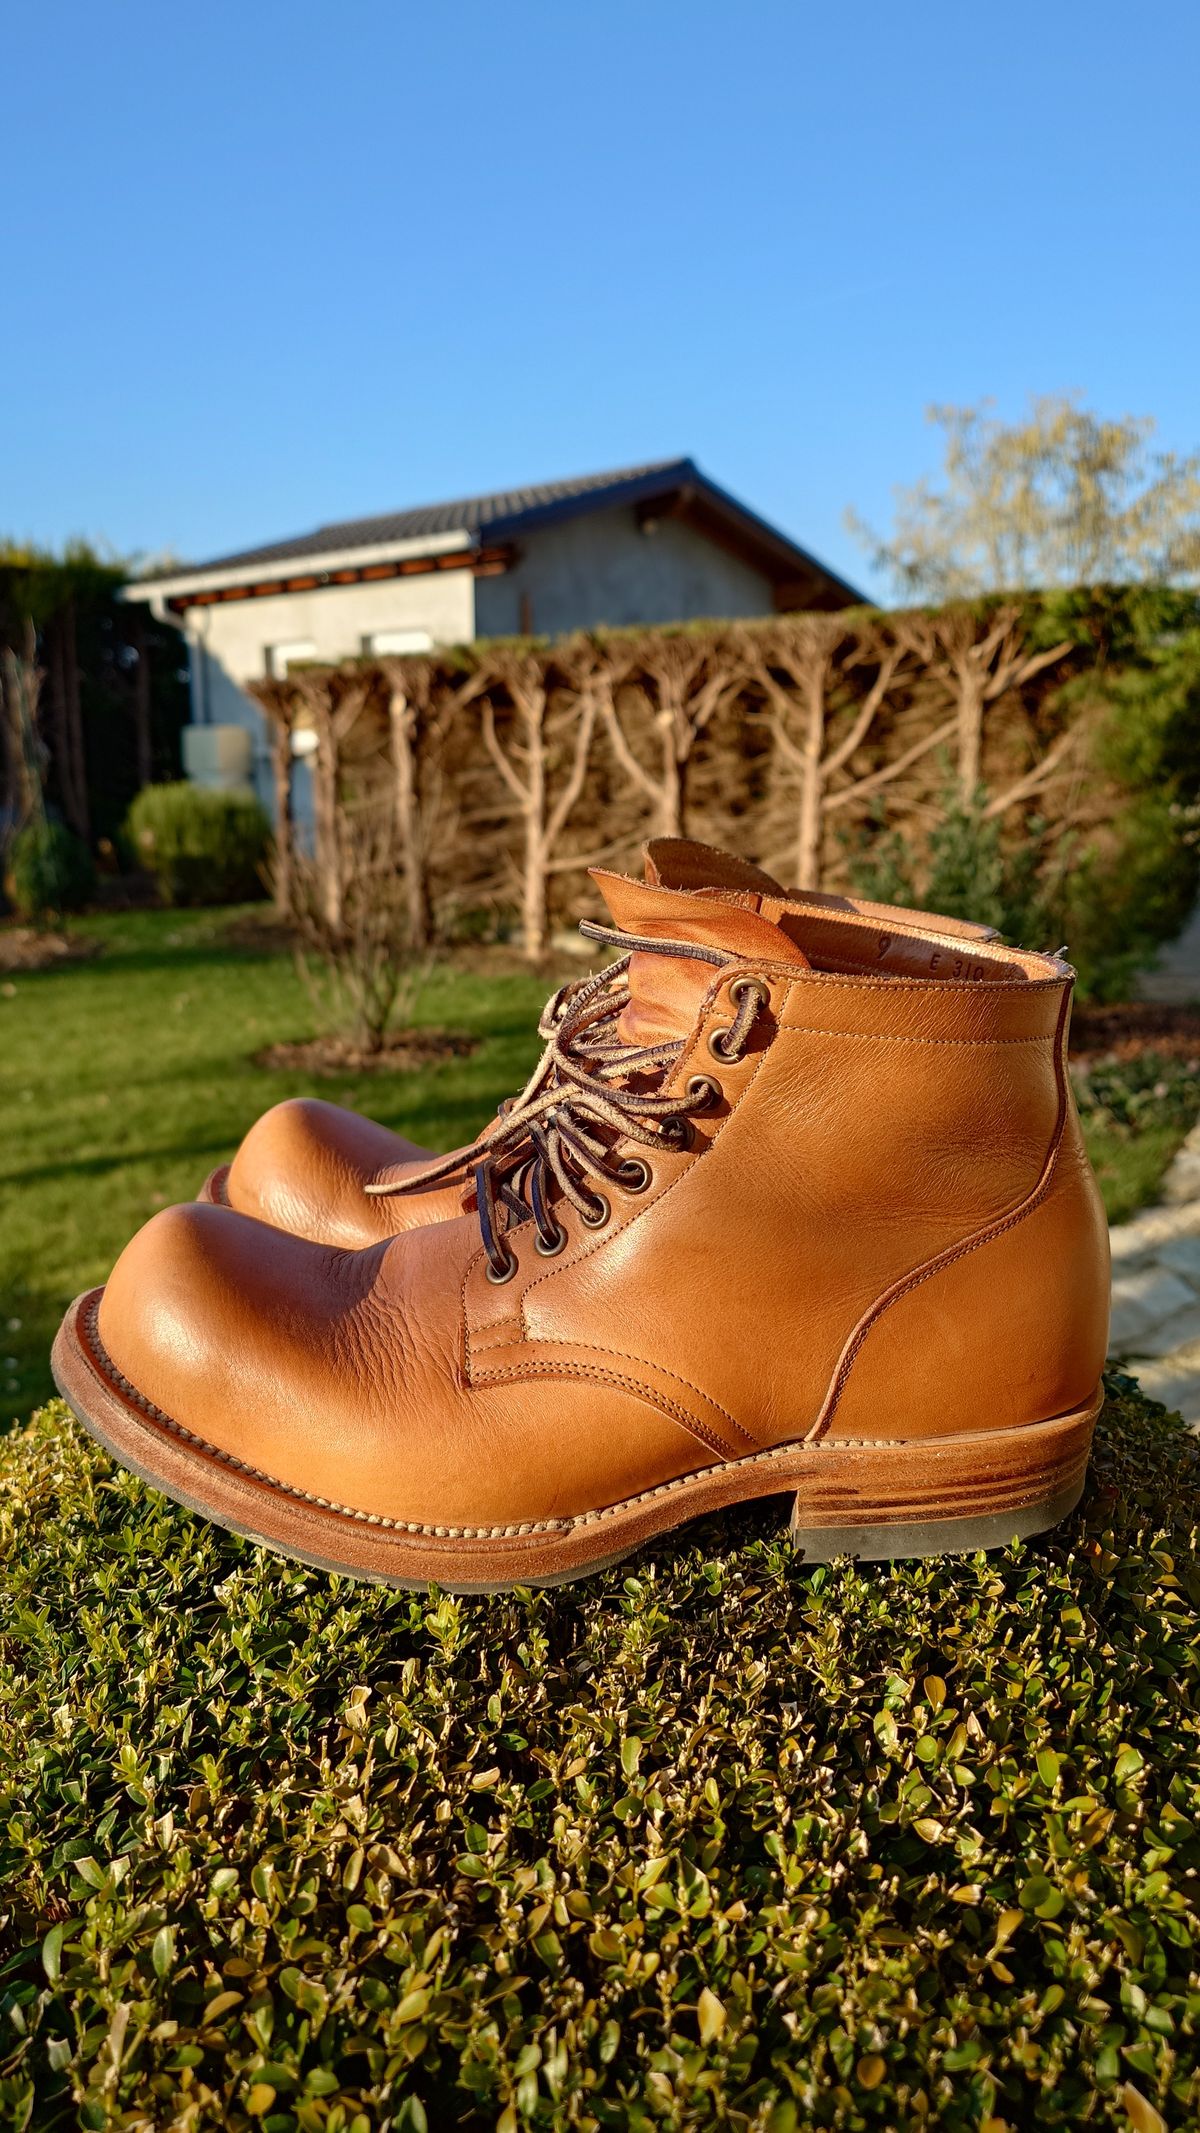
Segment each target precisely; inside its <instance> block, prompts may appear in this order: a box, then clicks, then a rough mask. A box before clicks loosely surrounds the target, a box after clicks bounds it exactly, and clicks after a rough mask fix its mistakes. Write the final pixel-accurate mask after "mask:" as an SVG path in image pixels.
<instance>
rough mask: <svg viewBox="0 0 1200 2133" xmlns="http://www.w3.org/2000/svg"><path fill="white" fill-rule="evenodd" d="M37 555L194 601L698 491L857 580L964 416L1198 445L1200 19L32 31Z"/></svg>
mask: <svg viewBox="0 0 1200 2133" xmlns="http://www.w3.org/2000/svg"><path fill="white" fill-rule="evenodd" d="M4 73H5V77H6V86H5V93H4V107H5V108H4V124H3V128H2V129H0V194H2V197H3V199H4V200H5V202H6V203H7V204H9V205H10V206H11V204H12V203H14V202H15V204H16V212H15V214H13V215H12V216H11V219H10V217H9V216H8V215H6V218H5V219H6V222H8V229H7V233H6V243H5V246H4V256H5V277H4V314H5V317H4V325H3V329H2V331H0V532H7V533H10V534H13V535H16V536H34V537H36V538H38V539H40V540H42V541H46V542H52V543H57V542H59V541H61V540H62V539H63V538H64V537H65V536H67V535H69V534H72V533H85V534H88V535H90V536H92V537H93V538H97V539H102V540H104V541H107V542H108V543H110V544H111V545H112V546H114V547H115V548H116V549H118V550H119V551H121V552H122V553H128V552H131V551H135V550H138V551H151V552H159V551H161V550H164V549H171V550H173V551H174V552H176V553H177V554H179V555H181V556H184V557H187V558H189V559H193V560H200V559H202V558H204V557H205V556H206V555H211V554H215V553H217V552H219V551H220V550H222V549H225V548H233V547H242V546H246V545H248V544H250V543H252V542H254V541H257V540H259V539H268V538H271V537H272V536H276V535H284V534H288V533H292V532H297V531H300V530H303V529H304V528H306V527H309V526H312V525H316V524H318V523H320V522H321V521H322V520H324V519H329V518H338V517H351V516H355V515H357V514H360V513H367V512H370V511H374V510H386V509H388V508H391V507H395V506H398V505H402V504H406V503H417V502H422V501H426V500H429V499H433V498H437V497H443V496H455V495H460V494H463V493H469V492H471V491H474V490H479V489H491V488H498V487H504V486H507V485H509V484H512V483H516V482H520V481H523V480H538V479H545V478H551V477H554V476H558V475H565V474H573V473H579V472H584V471H589V470H592V469H595V468H601V467H607V466H620V465H624V464H628V463H631V462H635V461H639V460H643V459H657V458H663V457H668V456H672V455H674V454H677V453H685V452H690V453H691V454H693V455H694V456H695V457H696V458H697V459H698V460H699V461H700V463H701V464H702V465H703V466H704V467H705V468H706V469H707V470H708V471H709V472H710V473H711V474H712V475H714V476H715V477H716V479H717V480H719V481H721V482H722V483H724V485H725V486H726V487H728V488H730V489H732V490H734V491H735V492H736V493H738V494H740V495H742V496H743V497H744V498H745V499H746V500H747V501H748V502H749V503H751V504H752V505H754V506H755V507H756V508H757V509H759V510H760V511H762V512H763V513H764V514H765V515H766V516H768V517H770V518H773V519H775V520H777V521H778V522H779V523H780V524H781V525H783V526H784V527H786V528H787V529H788V530H789V531H790V532H792V533H793V534H794V535H796V536H797V537H798V538H799V539H800V540H802V541H803V542H804V543H805V544H806V545H807V546H809V547H810V548H812V549H814V550H815V551H816V552H817V553H818V554H821V555H823V556H825V557H826V558H827V559H828V560H829V561H830V562H831V563H832V564H834V565H835V566H836V567H839V568H840V569H842V570H843V571H845V572H847V573H849V574H850V575H852V576H854V577H855V578H856V579H857V582H859V583H861V584H864V585H871V584H873V583H874V581H873V580H872V579H871V577H870V573H869V571H868V569H867V566H866V563H865V561H864V559H863V557H862V555H861V553H860V551H859V550H858V549H857V548H856V547H855V545H854V544H853V542H852V540H851V539H850V537H849V536H848V535H847V533H846V532H845V530H844V527H843V525H842V514H843V511H844V509H845V506H846V505H847V504H850V503H852V504H854V505H856V506H857V507H858V508H859V510H861V511H862V512H863V513H864V514H865V515H866V516H867V517H868V518H872V519H874V520H875V521H886V520H887V518H888V515H889V509H890V495H891V490H892V488H893V486H894V485H895V484H897V483H902V482H908V481H911V480H913V479H915V478H916V477H917V476H918V475H920V474H921V473H923V472H926V471H930V470H931V469H932V466H933V464H934V461H935V457H936V440H935V437H934V434H933V433H932V432H931V431H930V430H929V429H928V428H927V427H926V425H925V422H924V419H923V418H924V410H925V408H926V406H927V404H928V403H929V402H930V401H957V402H963V401H972V400H975V399H977V398H979V397H981V396H984V395H991V396H992V397H994V399H995V400H996V402H997V403H998V406H999V408H1000V409H1001V411H1003V412H1005V413H1015V412H1016V411H1018V410H1019V408H1020V407H1021V405H1022V403H1023V401H1024V398H1025V395H1026V394H1027V393H1028V392H1030V391H1043V392H1049V391H1057V390H1062V389H1068V388H1077V389H1079V390H1080V391H1081V392H1082V393H1083V394H1084V395H1085V397H1086V398H1087V399H1088V400H1089V401H1090V402H1091V403H1092V404H1093V405H1094V406H1096V407H1097V408H1099V409H1100V410H1102V411H1103V412H1105V413H1123V412H1126V411H1132V412H1136V413H1152V414H1154V415H1156V416H1157V417H1158V419H1159V423H1160V429H1161V437H1162V441H1164V442H1165V443H1168V444H1171V445H1174V446H1177V447H1179V448H1181V449H1191V448H1193V447H1195V446H1197V445H1200V404H1198V403H1200V395H1198V392H1197V384H1198V381H1200V363H1198V360H1197V348H1198V345H1200V273H1198V271H1197V267H1198V264H1200V261H1198V256H1197V255H1198V251H1200V237H1198V231H1200V183H1198V180H1200V127H1198V126H1197V122H1196V108H1195V107H1196V84H1197V80H1200V16H1198V15H1197V12H1196V10H1195V8H1194V6H1192V5H1190V4H1188V5H1184V4H1177V0H1167V4H1164V5H1162V6H1159V7H1157V8H1154V9H1151V10H1148V11H1144V12H1143V13H1142V15H1141V17H1140V18H1139V17H1138V16H1137V15H1136V14H1135V13H1131V11H1130V10H1129V9H1128V8H1127V7H1122V8H1120V9H1118V8H1117V7H1116V6H1115V5H1114V4H1112V0H1092V4H1091V5H1083V4H1079V0H1051V4H1046V0H1042V4H1041V5H1038V6H1034V5H1029V4H1026V0H1017V4H1013V0H1006V4H1005V5H1004V6H1003V7H993V8H990V9H987V10H980V9H976V8H969V7H964V6H963V5H962V0H956V4H954V5H947V4H942V0H935V4H932V5H926V6H924V7H922V8H918V9H912V8H902V7H897V6H895V5H894V4H892V5H889V6H883V5H879V4H876V0H865V4H860V5H859V6H858V7H857V8H856V9H855V10H853V11H852V12H850V13H845V12H841V11H833V10H830V9H829V8H828V7H821V8H817V7H811V6H808V5H797V4H793V5H785V4H778V0H765V4H754V0H749V4H746V0H743V5H741V6H740V7H733V6H731V5H729V4H725V5H720V6H718V5H715V4H711V0H655V4H651V5H647V4H646V0H641V4H640V5H633V4H630V0H605V5H603V6H583V7H580V6H570V7H568V6H563V5H562V0H558V4H557V5H549V4H544V0H533V4H522V0H518V4H517V5H516V6H514V7H508V8H503V7H496V6H494V5H492V6H486V7H485V6H483V5H481V4H479V0H456V4H455V5H454V6H452V7H451V6H440V7H432V8H431V7H429V6H424V7H420V8H418V7H414V6H411V5H409V4H405V0H392V4H390V5H381V4H378V0H357V4H356V5H354V6H343V7H341V8H340V9H339V8H330V7H329V6H328V5H327V4H321V5H319V6H318V5H315V4H313V0H286V4H282V0H268V4H264V0H238V4H237V5H234V4H231V0H208V4H207V5H206V6H205V7H204V8H203V9H201V10H199V11H196V10H185V9H166V8H163V7H162V6H161V5H155V6H151V5H149V4H148V0H121V5H120V6H119V7H117V8H98V7H96V6H95V5H94V4H93V0H88V4H86V5H85V4H82V0H41V4H40V5H38V6H36V7H35V6H33V5H32V4H31V0H24V5H23V6H20V7H17V6H14V7H13V8H12V9H10V10H9V12H8V15H7V21H6V29H5V36H4Z"/></svg>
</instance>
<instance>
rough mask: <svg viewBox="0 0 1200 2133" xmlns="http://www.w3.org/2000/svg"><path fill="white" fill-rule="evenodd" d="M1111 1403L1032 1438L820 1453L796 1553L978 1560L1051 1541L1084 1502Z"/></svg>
mask: <svg viewBox="0 0 1200 2133" xmlns="http://www.w3.org/2000/svg"><path fill="white" fill-rule="evenodd" d="M1103 1402H1104V1394H1103V1391H1102V1390H1098V1391H1097V1392H1096V1394H1095V1395H1094V1397H1093V1398H1092V1400H1090V1401H1089V1402H1088V1404H1087V1406H1086V1407H1082V1408H1078V1409H1076V1411H1075V1412H1074V1413H1073V1414H1069V1415H1060V1416H1057V1417H1056V1418H1055V1419H1054V1420H1053V1421H1050V1422H1035V1423H1031V1424H1029V1425H1028V1426H1027V1427H1026V1428H1023V1429H1004V1430H989V1431H976V1432H973V1433H972V1434H970V1435H964V1436H958V1437H942V1438H933V1439H929V1440H928V1441H927V1442H925V1443H915V1442H908V1443H896V1444H883V1443H874V1444H849V1443H837V1442H835V1441H833V1440H828V1439H827V1440H826V1442H825V1443H823V1444H820V1445H814V1446H813V1448H812V1453H813V1466H812V1469H811V1478H810V1479H809V1480H808V1482H807V1484H806V1485H805V1486H802V1487H801V1488H799V1489H797V1491H796V1500H795V1504H794V1506H793V1509H792V1518H791V1528H790V1531H791V1539H792V1543H793V1546H794V1547H795V1548H796V1549H797V1551H798V1552H799V1553H800V1554H802V1556H803V1558H804V1560H805V1562H808V1563H831V1562H833V1561H834V1560H835V1559H836V1558H837V1557H838V1556H842V1555H849V1556H854V1557H855V1558H857V1560H858V1561H859V1562H864V1563H879V1562H891V1561H897V1560H904V1559H908V1558H911V1557H916V1556H931V1555H973V1554H974V1553H975V1552H976V1550H977V1549H980V1548H1005V1547H1007V1546H1008V1544H1009V1542H1010V1541H1014V1540H1029V1539H1031V1538H1032V1537H1033V1535H1034V1534H1036V1533H1045V1532H1048V1531H1049V1529H1050V1527H1051V1526H1056V1525H1058V1524H1059V1522H1060V1521H1061V1520H1062V1519H1064V1518H1066V1517H1067V1516H1068V1515H1069V1513H1070V1512H1071V1511H1073V1510H1074V1508H1075V1506H1076V1504H1077V1503H1078V1502H1079V1499H1080V1497H1081V1496H1082V1494H1083V1486H1084V1481H1085V1479H1086V1477H1087V1463H1088V1455H1089V1453H1090V1450H1091V1443H1092V1436H1093V1433H1094V1430H1095V1426H1096V1418H1097V1416H1098V1415H1099V1413H1100V1409H1101V1407H1102V1405H1103ZM822 1454H824V1455H825V1456H824V1457H822V1456H821V1455H822Z"/></svg>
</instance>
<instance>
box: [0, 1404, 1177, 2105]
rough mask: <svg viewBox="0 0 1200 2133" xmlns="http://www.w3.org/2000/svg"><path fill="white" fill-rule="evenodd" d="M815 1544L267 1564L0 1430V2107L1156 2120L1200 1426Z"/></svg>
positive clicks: (56, 1420) (1113, 1426)
mask: <svg viewBox="0 0 1200 2133" xmlns="http://www.w3.org/2000/svg"><path fill="white" fill-rule="evenodd" d="M1112 1384H1113V1395H1112V1398H1111V1400H1110V1404H1109V1407H1108V1410H1107V1412H1106V1416H1105V1419H1104V1421H1103V1423H1102V1426H1101V1430H1100V1436H1099V1441H1098V1448H1097V1455H1096V1460H1095V1466H1094V1471H1093V1478H1092V1481H1091V1483H1090V1485H1089V1489H1088V1492H1087V1495H1086V1497H1085V1500H1084V1504H1083V1506H1082V1507H1081V1510H1080V1511H1079V1512H1078V1513H1077V1514H1076V1515H1075V1517H1074V1518H1073V1519H1071V1520H1070V1521H1069V1522H1068V1524H1067V1525H1066V1526H1064V1527H1063V1528H1062V1529H1061V1530H1060V1531H1059V1532H1058V1533H1056V1534H1054V1535H1052V1536H1049V1537H1047V1538H1046V1539H1044V1540H1043V1541H1040V1542H1036V1543H1032V1544H1030V1545H1027V1546H1025V1547H1014V1548H1013V1549H1011V1550H1010V1551H1008V1552H1007V1553H1002V1554H998V1555H993V1556H987V1557H985V1556H982V1555H980V1556H976V1557H974V1558H972V1559H969V1560H962V1561H953V1562H944V1563H915V1564H908V1565H897V1566H895V1567H892V1566H888V1565H879V1566H871V1567H863V1568H856V1567H854V1566H851V1565H848V1564H845V1565H841V1566H835V1567H833V1568H830V1569H817V1570H806V1569H805V1568H804V1566H803V1564H801V1563H797V1562H796V1560H795V1559H794V1558H793V1556H792V1555H791V1554H790V1553H789V1550H788V1547H787V1544H786V1540H785V1537H784V1532H783V1523H784V1519H783V1508H782V1506H781V1505H780V1504H779V1503H776V1504H771V1505H765V1506H762V1507H760V1508H759V1509H758V1510H757V1511H755V1512H752V1513H750V1514H746V1513H743V1514H741V1515H737V1514H735V1515H733V1516H730V1517H727V1518H724V1519H716V1520H711V1521H708V1522H706V1523H704V1524H702V1525H698V1526H695V1527H693V1528H691V1529H689V1530H688V1531H687V1532H685V1533H683V1534H681V1535H677V1536H676V1537H675V1538H674V1539H671V1540H666V1541H663V1542H661V1543H659V1544H658V1545H656V1546H655V1547H653V1548H651V1549H650V1550H649V1551H647V1552H646V1553H643V1554H642V1555H640V1556H638V1557H636V1558H634V1559H633V1560H631V1561H630V1562H628V1563H626V1564H625V1565H623V1566H622V1567H620V1568H618V1569H615V1570H613V1571H611V1572H609V1573H607V1574H606V1575H604V1576H602V1577H599V1578H595V1579H593V1580H591V1581H589V1582H587V1583H584V1584H581V1585H578V1586H573V1587H567V1588H564V1589H562V1590H559V1591H555V1592H544V1593H533V1592H519V1593H517V1594H515V1595H514V1596H512V1597H509V1598H499V1599H492V1600H486V1599H477V1600H452V1599H448V1598H446V1597H444V1596H441V1595H439V1594H438V1593H437V1592H435V1591H429V1592H423V1593H417V1594H403V1593H394V1592H390V1591H386V1590H382V1589H377V1588H372V1587H369V1586H364V1585H355V1584H352V1583H350V1582H348V1581H347V1580H345V1579H338V1578H335V1577H330V1576H326V1575H324V1574H322V1573H318V1572H315V1571H310V1570H306V1569H304V1568H303V1567H301V1566H299V1565H296V1564H289V1563H285V1562H282V1561H280V1560H277V1559H276V1558H274V1557H272V1556H270V1555H267V1554H265V1553H264V1552H262V1551H260V1550H258V1549H256V1548H254V1547H252V1546H250V1545H249V1544H247V1543H245V1542H242V1541H239V1540H236V1539H233V1538H231V1537H230V1536H228V1535H226V1534H224V1533H222V1532H220V1531H219V1530H218V1529H216V1528H215V1527H213V1526H210V1525H207V1524H205V1523H203V1522H202V1521H201V1520H199V1519H196V1518H192V1517H190V1516H188V1515H187V1514H185V1513H184V1512H182V1511H179V1510H177V1509H175V1508H174V1507H173V1506H172V1505H170V1504H168V1503H167V1502H166V1501H165V1500H164V1499H163V1498H162V1497H161V1496H158V1495H156V1494H155V1493H154V1492H153V1491H151V1490H149V1489H147V1488H146V1487H144V1486H143V1485H142V1484H141V1483H140V1482H138V1481H136V1480H134V1479H132V1478H131V1477H130V1476H129V1475H127V1474H124V1473H121V1472H118V1471H117V1470H115V1469H114V1468H113V1467H112V1466H111V1464H110V1463H109V1461H108V1460H107V1459H106V1458H104V1457H103V1456H102V1455H101V1454H100V1453H99V1452H98V1451H97V1450H96V1449H95V1448H94V1447H93V1446H92V1445H91V1443H90V1442H89V1441H88V1440H87V1439H86V1438H84V1437H83V1435H82V1434H81V1433H80V1432H79V1431H78V1429H77V1428H76V1427H75V1425H74V1424H73V1423H72V1422H71V1420H70V1419H69V1417H68V1414H67V1412H66V1410H65V1409H64V1408H63V1407H62V1406H61V1405H57V1404H56V1405H54V1406H52V1407H50V1408H48V1409H46V1410H45V1412H44V1413H43V1414H42V1415H40V1417H38V1418H37V1419H35V1421H34V1422H33V1424H32V1425H31V1426H30V1427H29V1428H28V1429H27V1430H26V1431H25V1432H23V1433H22V1434H20V1435H17V1436H14V1437H13V1438H11V1439H10V1440H9V1441H8V1445H7V1448H6V1450H5V1451H4V1454H3V1461H2V1464H0V1545H2V1546H3V1549H4V1554H5V1576H4V1595H5V1596H4V1607H5V1619H4V1623H3V1639H2V1644H0V1742H2V1743H3V1749H2V1757H3V1763H2V1774H0V1787H2V1792H0V1930H2V1935H3V1938H2V1941H0V2034H2V2036H3V2045H2V2046H0V2123H2V2124H3V2125H4V2126H5V2127H6V2128H7V2127H9V2126H11V2127H14V2128H20V2127H25V2126H32V2127H43V2126H59V2125H61V2126H64V2127H65V2126H74V2125H76V2124H79V2125H81V2126H83V2127H85V2128H97V2129H99V2128H102V2127H113V2128H115V2127H124V2128H132V2127H137V2128H156V2129H157V2128H168V2127H169V2128H179V2129H187V2133H200V2129H208V2128H233V2129H235V2133H237V2129H241V2128H246V2127H251V2126H261V2127H264V2128H266V2129H268V2133H292V2129H299V2133H375V2129H383V2128H395V2129H403V2128H409V2129H417V2133H419V2129H421V2128H431V2129H436V2133H442V2129H444V2128H450V2127H454V2126H466V2127H487V2128H496V2129H497V2133H523V2129H526V2128H559V2127H579V2128H591V2129H596V2128H608V2127H612V2128H621V2129H624V2128H634V2129H642V2133H650V2129H651V2128H657V2127H670V2128H707V2127H710V2126H712V2127H716V2126H721V2127H729V2128H734V2129H739V2133H792V2129H801V2128H807V2127H810V2126H836V2127H844V2128H898V2127H909V2126H920V2127H946V2128H954V2129H967V2128H971V2129H974V2133H1002V2129H1004V2128H1006V2127H1007V2128H1011V2129H1013V2133H1016V2129H1020V2128H1026V2127H1044V2126H1053V2127H1067V2126H1077V2125H1080V2124H1083V2123H1086V2124H1088V2125H1092V2126H1105V2127H1109V2126H1112V2127H1118V2126H1119V2127H1129V2126H1132V2127H1134V2128H1135V2129H1136V2133H1155V2129H1161V2128H1162V2127H1163V2126H1164V2125H1168V2126H1194V2125H1195V2124H1196V2122H1197V2116H1198V2113H1200V2075H1198V2071H1197V2046H1196V2036H1197V2025H1198V2023H1200V1981H1198V1979H1197V1975H1196V1946H1197V1935H1198V1933H1200V1915H1198V1909H1197V1906H1198V1903H1200V1766H1198V1764H1197V1759H1196V1738H1197V1692H1198V1681H1200V1573H1198V1568H1197V1562H1196V1555H1195V1540H1196V1527H1195V1521H1196V1512H1197V1503H1198V1500H1200V1499H1198V1487H1197V1483H1198V1478H1200V1477H1198V1451H1197V1445H1196V1443H1195V1440H1194V1439H1192V1438H1191V1437H1190V1436H1189V1435H1188V1434H1187V1433H1186V1432H1185V1431H1184V1430H1183V1428H1182V1426H1181V1425H1180V1424H1179V1423H1178V1422H1176V1421H1173V1420H1171V1419H1169V1418H1167V1417H1165V1416H1164V1415H1163V1412H1162V1410H1161V1409H1156V1408H1153V1407H1152V1406H1150V1405H1149V1404H1148V1403H1147V1402H1146V1401H1145V1400H1143V1399H1142V1398H1141V1397H1140V1396H1139V1395H1138V1393H1137V1392H1136V1389H1135V1388H1134V1387H1133V1386H1132V1385H1131V1383H1130V1381H1129V1380H1128V1379H1115V1380H1113V1381H1112Z"/></svg>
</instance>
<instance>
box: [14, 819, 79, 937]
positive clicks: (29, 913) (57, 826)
mask: <svg viewBox="0 0 1200 2133" xmlns="http://www.w3.org/2000/svg"><path fill="white" fill-rule="evenodd" d="M7 885H8V892H9V895H10V897H11V899H12V903H13V908H14V909H15V910H16V912H17V914H18V916H19V917H21V918H24V919H28V920H32V921H37V920H40V919H45V918H48V917H50V916H51V915H52V914H58V913H61V912H64V911H80V910H82V909H83V906H84V905H85V904H86V903H88V902H89V901H90V899H91V896H92V893H93V891H94V889H95V886H96V870H95V867H94V866H93V865H92V855H91V853H90V852H89V850H88V848H87V846H86V844H84V842H83V840H82V838H80V837H77V836H76V835H75V833H74V831H73V830H69V829H68V828H67V826H66V824H65V823H63V822H31V823H29V824H27V826H26V827H25V828H24V829H23V830H18V832H17V834H16V836H15V837H14V839H13V842H12V848H11V850H10V852H9V859H8V883H7Z"/></svg>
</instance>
